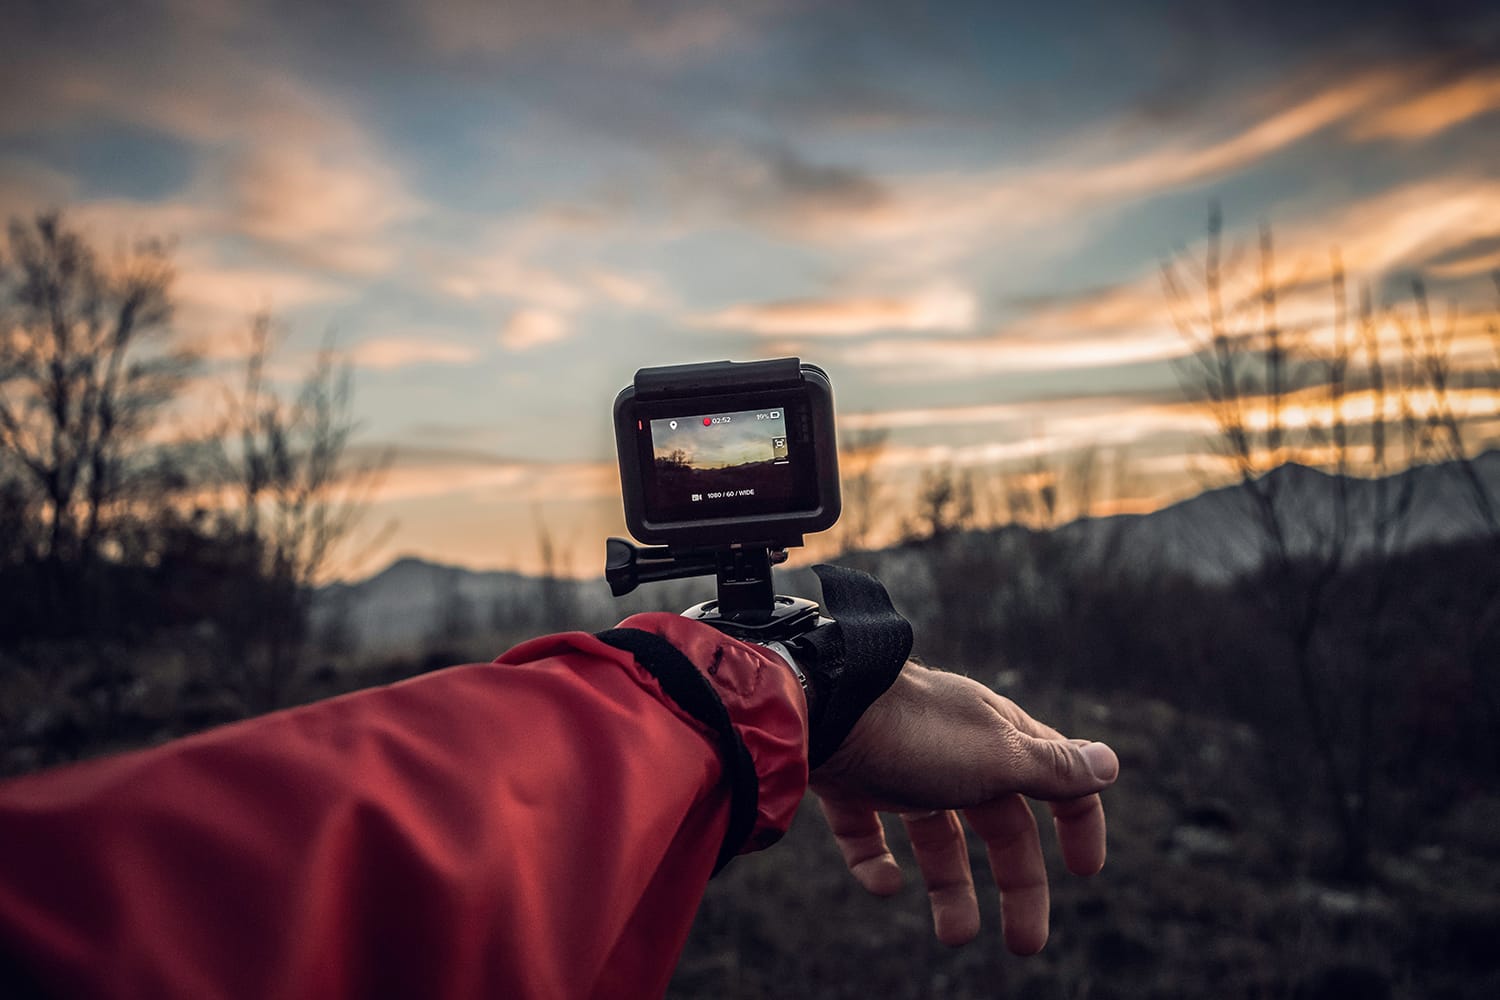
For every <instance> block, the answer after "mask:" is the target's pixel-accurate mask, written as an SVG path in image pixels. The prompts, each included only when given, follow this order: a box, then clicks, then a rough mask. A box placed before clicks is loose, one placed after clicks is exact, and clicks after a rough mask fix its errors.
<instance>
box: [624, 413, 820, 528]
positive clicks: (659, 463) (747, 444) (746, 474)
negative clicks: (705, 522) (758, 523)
mask: <svg viewBox="0 0 1500 1000" xmlns="http://www.w3.org/2000/svg"><path fill="white" fill-rule="evenodd" d="M651 450H652V454H653V457H654V459H655V466H656V468H655V473H656V486H657V490H658V493H659V495H660V496H661V497H662V498H663V499H664V500H666V501H667V502H668V503H670V504H673V505H676V504H681V503H714V502H715V501H725V500H740V501H754V500H762V501H763V500H767V499H778V498H785V497H786V496H789V495H790V493H791V490H792V477H791V461H790V459H789V458H788V456H787V441H786V416H785V413H784V411H783V410H781V409H779V408H766V409H761V410H741V411H737V412H734V413H708V414H700V415H696V416H688V417H668V418H661V419H657V420H652V421H651Z"/></svg>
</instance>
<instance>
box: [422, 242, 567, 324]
mask: <svg viewBox="0 0 1500 1000" xmlns="http://www.w3.org/2000/svg"><path fill="white" fill-rule="evenodd" d="M438 287H439V288H440V289H441V290H442V291H444V292H446V293H448V294H449V295H452V296H454V297H455V298H459V299H464V300H466V301H471V302H472V301H477V300H481V299H502V300H506V301H517V302H525V303H528V304H530V305H533V306H541V307H545V308H548V309H552V310H561V311H568V310H572V309H576V308H578V307H579V306H580V305H581V304H582V303H583V301H584V294H583V291H582V290H581V289H580V288H579V287H578V285H577V284H576V283H574V282H571V281H568V280H566V279H565V278H563V277H562V276H561V275H559V274H557V273H555V272H553V271H549V270H547V269H546V268H542V267H536V266H534V265H531V264H528V263H526V262H525V261H523V260H521V259H520V258H519V256H518V255H517V254H516V253H513V252H510V251H502V252H499V253H494V254H490V255H488V256H480V257H474V258H471V259H470V260H469V262H468V264H467V265H466V266H461V267H459V268H457V269H455V270H454V271H452V272H451V273H449V274H448V275H447V276H445V277H443V278H441V279H439V282H438Z"/></svg>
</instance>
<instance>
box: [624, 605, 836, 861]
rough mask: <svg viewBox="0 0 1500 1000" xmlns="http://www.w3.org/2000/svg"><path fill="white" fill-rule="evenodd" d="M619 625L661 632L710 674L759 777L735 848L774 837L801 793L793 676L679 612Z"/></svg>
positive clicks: (801, 724)
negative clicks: (749, 818)
mask: <svg viewBox="0 0 1500 1000" xmlns="http://www.w3.org/2000/svg"><path fill="white" fill-rule="evenodd" d="M620 627H621V628H634V629H640V630H642V631H644V632H651V633H654V634H656V635H659V636H661V637H662V638H663V639H666V640H667V641H668V642H670V643H671V644H672V645H674V646H676V647H677V649H678V650H679V651H680V652H682V654H683V655H684V656H686V657H687V658H688V659H689V660H691V661H692V662H693V664H694V665H695V666H697V668H698V669H699V670H700V671H701V672H702V673H703V676H704V677H706V678H707V679H708V681H709V683H710V685H712V687H713V689H714V692H715V693H716V694H718V696H719V700H720V701H722V702H723V703H724V708H725V709H726V710H727V711H728V713H729V718H730V720H731V721H732V722H733V724H734V728H735V731H736V732H738V733H739V736H740V739H741V740H743V741H744V744H745V749H746V750H748V751H749V752H750V757H751V760H752V761H753V762H754V764H755V773H756V776H757V777H758V778H759V779H760V796H759V801H758V803H757V811H756V817H755V825H754V827H753V828H752V829H751V832H750V835H749V837H748V838H747V839H746V841H745V846H744V848H743V849H742V851H741V853H749V852H750V851H758V850H760V849H762V848H765V847H770V846H771V845H772V844H774V843H776V842H777V841H778V840H780V839H781V837H782V836H783V835H784V834H785V833H786V831H787V828H788V827H790V826H791V823H792V817H793V816H794V815H795V814H796V812H797V806H798V804H799V803H801V801H802V797H803V795H804V794H805V793H806V791H807V746H808V743H807V738H808V730H807V700H806V697H805V696H804V695H803V693H802V688H801V685H800V684H798V682H797V678H796V676H795V675H794V674H793V673H792V672H791V670H789V669H787V665H786V663H785V662H784V661H783V660H782V659H781V658H780V657H779V656H777V655H776V654H775V653H774V652H772V651H770V650H768V649H765V648H763V647H761V646H757V645H754V644H753V643H748V642H741V641H740V640H738V639H733V638H730V637H729V636H727V635H725V634H724V633H722V632H720V631H719V630H718V629H715V628H712V627H711V626H708V625H704V624H703V623H702V622H697V621H693V620H691V619H688V618H683V617H682V616H681V615H674V614H671V613H669V612H661V611H654V612H648V613H645V614H639V615H632V616H630V617H629V618H627V619H625V621H623V622H621V623H620ZM695 724H696V723H695Z"/></svg>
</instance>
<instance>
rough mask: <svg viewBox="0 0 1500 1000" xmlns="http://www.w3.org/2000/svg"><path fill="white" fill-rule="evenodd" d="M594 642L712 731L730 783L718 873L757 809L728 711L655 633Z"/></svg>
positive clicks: (752, 777)
mask: <svg viewBox="0 0 1500 1000" xmlns="http://www.w3.org/2000/svg"><path fill="white" fill-rule="evenodd" d="M596 638H598V639H599V641H600V642H603V643H606V644H608V645H610V646H613V647H615V648H616V649H622V650H624V651H625V652H627V653H629V654H630V655H631V656H633V657H635V661H636V662H637V663H639V664H640V665H641V668H642V669H643V670H645V671H646V672H647V673H648V674H650V675H651V676H652V677H655V678H656V680H657V682H658V683H660V684H661V689H662V691H664V692H665V693H666V695H667V697H668V698H671V699H672V701H673V702H675V703H676V704H677V707H678V708H680V709H682V710H683V711H684V712H686V713H687V714H689V715H691V716H692V717H693V718H695V719H697V720H698V721H699V722H701V723H703V724H704V725H705V726H707V727H708V728H709V729H712V730H713V731H714V735H715V736H716V737H717V742H718V750H719V756H720V757H721V758H722V759H723V761H724V777H725V779H726V780H727V781H728V782H729V828H728V829H727V830H725V831H724V843H723V844H722V845H720V847H719V857H718V860H717V861H716V862H714V872H713V873H714V874H715V875H717V874H719V872H720V871H722V870H723V868H724V866H725V865H727V864H729V862H730V859H732V858H733V857H734V856H735V855H736V854H738V853H739V852H740V848H741V847H743V846H744V844H745V841H746V840H747V839H748V838H749V836H750V832H751V831H752V830H753V829H754V828H755V814H756V812H757V811H759V809H760V777H759V775H757V774H756V773H755V762H754V761H753V760H751V758H750V751H749V750H747V749H745V741H744V740H742V739H740V734H739V732H738V731H737V730H736V729H735V728H734V722H733V720H731V719H730V718H729V710H728V709H726V708H725V707H724V703H723V702H722V701H720V700H719V694H718V692H717V691H715V690H714V689H713V685H712V684H710V683H709V681H708V678H707V677H704V676H703V674H702V673H701V672H700V671H699V670H698V668H697V667H696V666H694V665H693V661H692V660H689V659H688V658H687V657H686V656H684V655H683V653H682V651H681V650H680V649H678V648H677V647H676V646H674V645H672V644H671V643H670V642H668V641H667V640H666V639H663V638H662V637H661V636H659V635H657V634H656V633H655V632H646V631H644V630H642V629H636V628H612V629H609V630H608V631H605V632H600V633H598V634H597V636H596Z"/></svg>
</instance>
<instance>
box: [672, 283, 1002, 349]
mask: <svg viewBox="0 0 1500 1000" xmlns="http://www.w3.org/2000/svg"><path fill="white" fill-rule="evenodd" d="M974 315H975V304H974V297H973V295H971V294H969V293H968V292H965V291H961V290H959V289H956V288H951V287H950V288H938V289H932V290H930V291H927V292H922V293H918V294H915V295H911V296H906V297H898V296H885V297H868V298H844V299H791V300H784V301H780V302H764V303H749V304H744V305H736V306H730V307H728V308H727V309H722V310H720V311H718V312H715V313H712V314H709V315H707V316H704V317H701V318H700V319H699V322H700V323H701V324H702V325H704V326H708V327H713V328H717V329H728V330H747V331H750V332H752V333H759V334H767V335H793V334H805V335H811V336H835V337H837V336H852V335H857V334H864V333H875V332H881V331H890V330H906V331H927V330H962V329H966V328H968V327H969V326H970V325H972V324H973V322H974Z"/></svg>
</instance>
